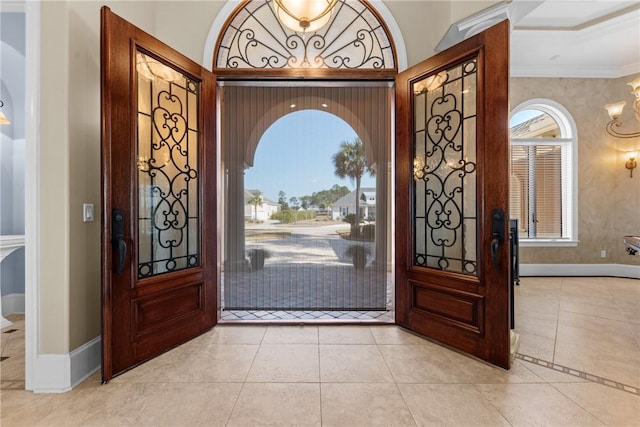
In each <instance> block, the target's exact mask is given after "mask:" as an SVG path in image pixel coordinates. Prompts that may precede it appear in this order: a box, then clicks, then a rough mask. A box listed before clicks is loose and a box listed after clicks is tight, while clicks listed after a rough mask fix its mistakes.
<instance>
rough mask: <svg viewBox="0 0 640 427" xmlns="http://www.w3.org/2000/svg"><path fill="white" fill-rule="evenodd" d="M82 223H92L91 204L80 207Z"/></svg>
mask: <svg viewBox="0 0 640 427" xmlns="http://www.w3.org/2000/svg"><path fill="white" fill-rule="evenodd" d="M82 221H83V222H93V221H94V217H93V203H85V204H83V205H82Z"/></svg>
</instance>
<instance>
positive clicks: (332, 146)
mask: <svg viewBox="0 0 640 427" xmlns="http://www.w3.org/2000/svg"><path fill="white" fill-rule="evenodd" d="M356 137H357V134H356V133H355V131H354V130H353V129H352V128H351V126H349V124H348V123H347V122H345V121H344V120H342V119H341V118H339V117H337V116H334V115H333V114H330V113H327V112H325V111H319V110H303V111H296V112H293V113H290V114H287V115H286V116H284V117H282V118H280V119H279V120H278V121H276V122H275V123H274V124H273V125H271V127H269V129H267V131H266V132H265V133H264V135H263V136H262V138H261V139H260V142H259V143H258V148H257V150H256V155H255V159H254V164H253V167H252V168H249V169H247V170H245V177H244V186H245V188H246V189H251V190H260V191H262V193H263V194H264V196H265V197H266V198H267V199H270V200H272V201H274V202H277V201H278V193H279V192H280V190H282V191H284V192H285V193H286V198H287V201H289V199H290V198H291V197H293V196H295V197H298V198H299V197H301V196H307V195H308V196H310V195H311V194H312V193H313V192H317V191H321V190H328V189H330V188H331V187H333V186H334V185H335V184H338V185H344V186H347V187H348V188H349V189H350V190H355V188H356V185H355V181H354V182H351V180H350V179H349V178H345V179H340V178H338V177H337V176H336V175H335V174H334V171H335V168H334V166H333V161H332V160H331V157H332V156H333V155H334V154H335V153H336V152H337V151H338V150H339V148H340V143H341V142H343V141H349V142H351V141H353V140H354V139H355V138H356ZM361 185H362V187H375V177H371V176H369V174H365V175H364V176H363V177H362V184H361Z"/></svg>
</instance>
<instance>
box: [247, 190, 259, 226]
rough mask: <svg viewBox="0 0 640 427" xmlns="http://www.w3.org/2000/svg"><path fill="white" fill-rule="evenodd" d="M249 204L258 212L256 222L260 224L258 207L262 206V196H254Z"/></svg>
mask: <svg viewBox="0 0 640 427" xmlns="http://www.w3.org/2000/svg"><path fill="white" fill-rule="evenodd" d="M249 204H250V205H253V206H254V208H255V212H256V215H255V218H254V221H255V222H258V206H260V205H261V204H262V194H258V195H257V196H253V197H252V198H251V199H249Z"/></svg>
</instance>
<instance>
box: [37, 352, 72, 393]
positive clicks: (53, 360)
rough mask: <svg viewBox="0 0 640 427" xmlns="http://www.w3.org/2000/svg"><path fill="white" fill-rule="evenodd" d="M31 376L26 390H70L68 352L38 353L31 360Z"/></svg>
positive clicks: (41, 391)
mask: <svg viewBox="0 0 640 427" xmlns="http://www.w3.org/2000/svg"><path fill="white" fill-rule="evenodd" d="M31 369H32V371H33V377H32V379H31V384H30V385H29V388H28V390H32V391H33V392H34V393H64V392H65V391H69V390H71V382H70V381H69V379H70V378H71V376H70V372H71V362H70V359H69V355H68V354H40V355H38V356H37V357H36V358H34V360H33V366H32V367H31Z"/></svg>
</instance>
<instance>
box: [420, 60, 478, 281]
mask: <svg viewBox="0 0 640 427" xmlns="http://www.w3.org/2000/svg"><path fill="white" fill-rule="evenodd" d="M476 71H477V62H476V59H475V58H474V59H472V60H469V61H466V62H464V63H462V64H458V65H456V66H454V67H452V68H450V69H448V70H446V71H444V72H442V71H441V72H440V73H438V74H433V75H429V76H426V77H425V78H424V79H422V80H420V81H417V82H414V91H413V93H414V107H415V112H414V119H415V124H414V130H413V131H414V169H413V173H414V177H413V178H414V187H413V189H414V193H413V194H414V203H413V219H414V224H413V230H414V242H413V243H414V245H413V246H414V265H415V266H419V267H428V268H435V269H438V270H444V271H451V272H456V273H463V274H469V275H476V274H477V241H478V238H477V226H476V221H477V200H476V139H477V138H476V111H477V108H476V102H477V97H476V93H477V72H476ZM425 100H426V104H425V105H420V104H422V103H425ZM425 130H426V132H425ZM422 164H424V167H422V168H420V167H417V165H418V166H422Z"/></svg>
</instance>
